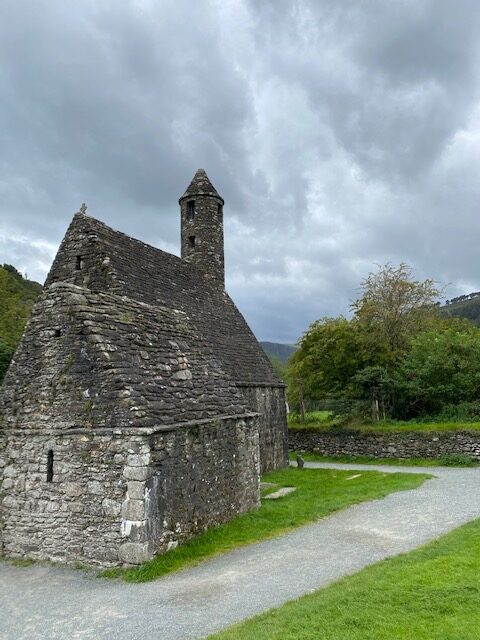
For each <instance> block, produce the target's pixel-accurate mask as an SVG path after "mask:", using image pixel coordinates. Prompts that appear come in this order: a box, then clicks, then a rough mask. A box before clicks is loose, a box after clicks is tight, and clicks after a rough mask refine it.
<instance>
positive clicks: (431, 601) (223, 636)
mask: <svg viewBox="0 0 480 640" xmlns="http://www.w3.org/2000/svg"><path fill="white" fill-rule="evenodd" d="M479 539H480V520H476V521H474V522H472V523H469V524H468V525H465V526H463V527H461V528H459V529H456V530H455V531H453V532H452V533H450V534H448V535H446V536H443V537H442V538H440V539H439V540H437V541H435V542H433V543H431V544H429V545H427V546H425V547H422V548H420V549H418V550H416V551H413V552H411V553H408V554H404V555H401V556H397V557H396V558H391V559H389V560H385V561H383V562H380V563H378V564H376V565H373V566H371V567H368V568H366V569H364V570H363V571H361V572H359V573H357V574H355V575H354V576H350V577H348V578H344V579H342V580H340V581H339V582H337V583H335V584H333V585H331V586H330V587H327V588H325V589H321V590H319V591H317V592H315V593H313V594H311V595H308V596H304V597H303V598H300V599H299V600H296V601H293V602H289V603H287V604H286V605H284V606H283V607H280V608H279V609H272V610H271V611H269V612H267V613H265V614H263V615H260V616H257V617H255V618H252V619H251V620H248V621H246V622H244V623H242V624H239V625H235V626H234V627H231V628H230V629H228V630H226V631H224V632H222V633H219V634H216V635H214V636H211V637H210V638H211V640H213V639H214V638H215V640H233V639H235V640H277V639H278V640H280V639H281V640H318V639H319V638H321V639H322V640H387V639H388V640H410V639H412V638H415V640H433V639H434V638H438V639H440V638H441V640H478V638H479V629H480V544H479V543H478V541H479Z"/></svg>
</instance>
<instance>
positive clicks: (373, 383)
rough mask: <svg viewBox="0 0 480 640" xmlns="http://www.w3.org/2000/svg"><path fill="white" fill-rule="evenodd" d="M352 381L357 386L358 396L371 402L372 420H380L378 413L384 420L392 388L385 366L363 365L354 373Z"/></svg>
mask: <svg viewBox="0 0 480 640" xmlns="http://www.w3.org/2000/svg"><path fill="white" fill-rule="evenodd" d="M354 381H355V382H356V384H357V385H358V387H359V392H360V396H361V397H362V398H364V399H368V400H370V402H371V408H372V422H378V421H379V420H380V413H381V417H382V418H383V419H384V420H385V418H386V415H387V403H388V402H389V399H390V397H391V393H392V388H393V382H392V379H391V378H390V376H389V375H388V373H387V370H386V369H385V367H379V366H376V365H373V366H370V367H365V368H364V369H362V370H361V371H359V372H358V373H357V374H356V375H355V377H354Z"/></svg>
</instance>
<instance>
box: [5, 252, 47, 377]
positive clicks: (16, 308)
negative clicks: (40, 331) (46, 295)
mask: <svg viewBox="0 0 480 640" xmlns="http://www.w3.org/2000/svg"><path fill="white" fill-rule="evenodd" d="M41 290H42V285H41V284H38V282H33V281H32V280H27V279H25V278H24V277H23V276H22V274H21V273H19V272H18V271H17V270H16V269H15V267H12V266H11V265H9V264H4V265H3V267H0V382H1V381H2V380H3V376H4V374H5V371H6V370H7V368H8V365H9V363H10V359H11V357H12V355H13V352H14V351H15V348H16V346H17V344H18V341H19V340H20V338H21V336H22V333H23V330H24V328H25V324H26V322H27V320H28V317H29V315H30V312H31V310H32V307H33V305H34V303H35V301H36V299H37V298H38V296H39V295H40V292H41Z"/></svg>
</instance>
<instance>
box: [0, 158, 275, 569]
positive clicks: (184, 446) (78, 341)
mask: <svg viewBox="0 0 480 640" xmlns="http://www.w3.org/2000/svg"><path fill="white" fill-rule="evenodd" d="M223 204H224V202H223V199H222V198H221V197H220V196H219V195H218V193H217V191H216V190H215V188H214V187H213V186H212V184H211V182H210V180H209V179H208V177H207V175H206V173H205V171H203V170H202V169H199V170H198V171H197V173H196V174H195V177H194V178H193V180H192V182H191V184H190V186H189V187H188V189H187V190H186V192H185V194H184V195H183V196H182V197H181V198H180V212H181V243H182V257H181V258H178V257H176V256H174V255H170V254H168V253H165V252H164V251H160V250H158V249H155V248H153V247H151V246H148V245H146V244H144V243H142V242H139V241H138V240H134V239H133V238H130V237H128V236H126V235H124V234H123V233H119V232H118V231H114V230H113V229H110V228H109V227H107V226H106V225H105V224H103V223H101V222H99V221H98V220H95V219H94V218H91V217H90V216H87V215H85V212H84V211H83V212H81V213H78V214H76V215H75V217H74V218H73V221H72V223H71V225H70V227H69V229H68V231H67V233H66V235H65V238H64V240H63V242H62V244H61V246H60V249H59V251H58V254H57V256H56V258H55V261H54V263H53V266H52V268H51V271H50V273H49V275H48V278H47V281H46V283H45V289H44V292H43V294H42V296H41V298H40V300H39V302H38V303H37V304H36V306H35V307H34V310H33V312H32V316H31V319H30V321H29V323H28V325H27V328H26V330H25V333H24V335H23V338H22V340H21V343H20V345H19V347H18V349H17V352H16V354H15V357H14V360H13V362H12V364H11V366H10V369H9V371H8V373H7V375H6V377H5V381H4V384H3V387H2V389H1V392H0V416H1V420H2V422H1V423H0V424H1V426H0V480H1V479H3V482H2V486H1V489H0V505H1V507H0V508H1V511H0V542H1V546H2V547H3V549H0V550H2V551H3V553H4V555H6V556H7V557H29V558H34V559H50V560H55V561H60V562H76V561H78V562H81V563H87V564H91V565H100V566H111V565H118V564H123V563H128V564H137V563H140V562H143V561H145V560H147V559H149V558H151V557H153V555H155V554H156V553H162V552H164V551H165V550H167V549H169V548H172V546H175V545H176V544H177V543H178V542H182V541H184V540H186V539H188V538H190V537H192V536H193V535H195V534H196V533H198V532H200V531H203V530H204V529H205V528H206V527H208V526H210V525H213V524H216V523H220V522H224V521H226V520H229V519H230V518H232V517H234V516H235V515H237V514H238V513H241V512H244V511H247V510H249V509H253V508H255V507H257V506H258V505H259V473H260V470H262V471H264V470H269V469H274V468H277V467H282V466H285V465H286V464H287V430H286V411H285V397H284V385H283V384H282V382H281V381H280V380H279V379H278V377H277V376H276V374H275V371H274V370H273V368H272V366H271V364H270V362H269V360H268V358H267V357H266V356H265V354H264V352H263V350H262V348H261V347H260V345H259V344H258V342H257V340H256V339H255V337H254V335H253V334H252V332H251V331H250V329H249V328H248V326H247V324H246V322H245V320H244V318H243V317H242V315H241V314H240V313H239V311H238V310H237V308H236V307H235V305H234V303H233V302H232V300H231V299H230V298H229V296H228V295H227V293H226V292H225V288H224V257H223V256H224V250H223Z"/></svg>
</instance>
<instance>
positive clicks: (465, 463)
mask: <svg viewBox="0 0 480 640" xmlns="http://www.w3.org/2000/svg"><path fill="white" fill-rule="evenodd" d="M302 458H303V459H304V460H308V461H310V462H346V463H353V464H355V463H356V464H386V465H391V466H404V467H477V466H478V463H477V462H476V461H475V459H474V458H472V457H471V456H467V455H463V454H458V455H450V456H443V457H442V458H375V457H374V456H322V455H320V454H317V453H308V452H303V451H302ZM290 460H293V461H295V460H296V454H295V453H290Z"/></svg>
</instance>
